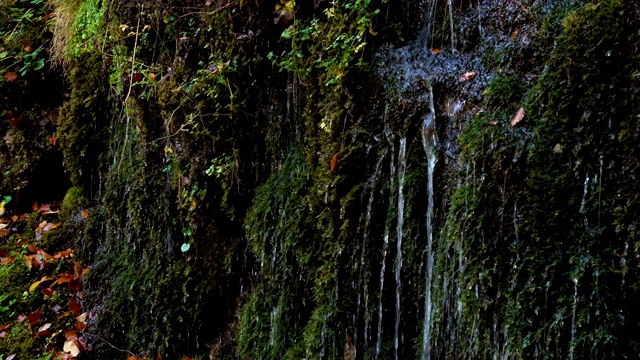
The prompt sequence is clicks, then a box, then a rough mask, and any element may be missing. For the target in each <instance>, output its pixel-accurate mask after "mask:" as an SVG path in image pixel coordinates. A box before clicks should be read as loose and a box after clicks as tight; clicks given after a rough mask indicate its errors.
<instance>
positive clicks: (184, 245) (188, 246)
mask: <svg viewBox="0 0 640 360" xmlns="http://www.w3.org/2000/svg"><path fill="white" fill-rule="evenodd" d="M190 248H191V244H189V243H184V244H182V246H181V247H180V250H182V252H187V251H189V249H190Z"/></svg>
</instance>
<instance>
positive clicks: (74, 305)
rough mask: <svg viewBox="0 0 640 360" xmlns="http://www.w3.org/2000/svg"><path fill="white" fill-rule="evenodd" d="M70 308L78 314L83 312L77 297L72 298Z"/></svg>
mask: <svg viewBox="0 0 640 360" xmlns="http://www.w3.org/2000/svg"><path fill="white" fill-rule="evenodd" d="M69 309H71V311H73V313H74V314H76V316H80V314H82V307H81V306H80V303H79V302H77V301H76V299H71V301H69Z"/></svg>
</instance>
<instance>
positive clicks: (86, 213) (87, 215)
mask: <svg viewBox="0 0 640 360" xmlns="http://www.w3.org/2000/svg"><path fill="white" fill-rule="evenodd" d="M81 216H82V218H83V219H86V218H88V217H89V210H86V209H85V210H82V215H81Z"/></svg>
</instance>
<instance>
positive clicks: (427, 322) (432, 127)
mask: <svg viewBox="0 0 640 360" xmlns="http://www.w3.org/2000/svg"><path fill="white" fill-rule="evenodd" d="M429 99H430V104H429V105H430V109H429V110H430V112H429V113H428V114H427V116H426V117H425V119H424V121H423V123H422V145H423V146H424V151H425V153H426V155H427V166H428V172H427V192H428V203H427V263H426V268H427V284H426V287H425V306H424V334H423V339H422V359H423V360H428V359H430V358H431V348H430V340H431V315H432V309H431V307H432V306H431V285H432V282H433V170H434V169H435V166H436V161H437V160H438V159H437V156H436V145H437V135H436V118H435V107H434V104H433V89H432V88H431V86H429Z"/></svg>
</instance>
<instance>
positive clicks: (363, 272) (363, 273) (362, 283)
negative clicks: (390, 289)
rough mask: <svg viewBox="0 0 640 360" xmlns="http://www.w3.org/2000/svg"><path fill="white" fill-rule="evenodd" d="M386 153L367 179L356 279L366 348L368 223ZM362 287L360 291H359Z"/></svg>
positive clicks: (358, 308) (356, 336)
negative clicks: (366, 198)
mask: <svg viewBox="0 0 640 360" xmlns="http://www.w3.org/2000/svg"><path fill="white" fill-rule="evenodd" d="M385 155H386V151H383V153H382V156H380V158H379V159H378V163H377V164H376V169H375V171H374V173H373V176H372V177H371V179H370V180H369V186H370V188H371V192H370V193H369V201H368V202H367V210H366V214H365V219H364V230H363V232H362V233H363V235H362V251H361V253H360V278H359V280H358V283H359V284H358V301H357V302H356V304H357V305H356V314H357V316H359V314H360V305H361V301H360V297H361V296H363V297H364V348H365V349H367V348H368V347H369V343H368V341H369V322H370V317H369V281H368V279H369V271H368V269H367V267H366V266H365V259H366V254H367V244H368V243H369V225H370V224H371V211H372V209H373V199H374V195H375V191H376V183H377V179H378V176H379V174H380V168H381V165H382V160H383V159H384V156H385ZM360 288H362V291H360ZM355 329H356V331H355V332H354V337H353V342H354V344H357V340H358V331H357V327H356V328H355ZM354 350H355V351H356V353H355V355H356V358H357V346H356V347H355V348H354Z"/></svg>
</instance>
